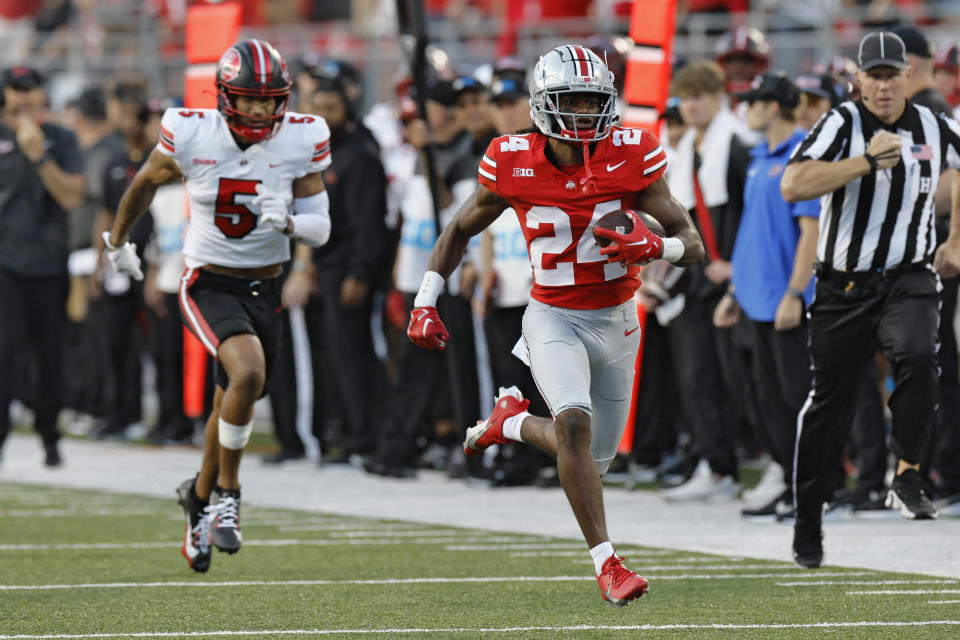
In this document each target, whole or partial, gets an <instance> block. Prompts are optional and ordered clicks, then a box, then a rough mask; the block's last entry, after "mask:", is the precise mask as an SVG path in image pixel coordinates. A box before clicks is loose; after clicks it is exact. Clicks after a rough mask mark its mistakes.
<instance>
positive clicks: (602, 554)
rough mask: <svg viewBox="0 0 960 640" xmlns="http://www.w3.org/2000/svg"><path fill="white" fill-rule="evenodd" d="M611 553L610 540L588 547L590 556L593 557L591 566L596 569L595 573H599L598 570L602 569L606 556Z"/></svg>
mask: <svg viewBox="0 0 960 640" xmlns="http://www.w3.org/2000/svg"><path fill="white" fill-rule="evenodd" d="M612 555H613V545H612V544H610V541H609V540H608V541H606V542H601V543H600V544H598V545H597V546H595V547H594V548H593V549H590V556H591V557H592V558H593V566H594V567H595V568H596V570H597V575H600V570H601V569H603V563H604V562H606V561H607V558H609V557H610V556H612Z"/></svg>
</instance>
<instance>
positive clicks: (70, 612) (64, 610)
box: [0, 484, 960, 640]
mask: <svg viewBox="0 0 960 640" xmlns="http://www.w3.org/2000/svg"><path fill="white" fill-rule="evenodd" d="M241 522H242V525H243V533H244V539H245V541H246V542H245V545H244V548H243V550H242V551H241V552H240V553H239V554H237V555H234V556H227V555H225V554H220V553H216V552H215V553H214V558H213V565H212V567H211V569H210V571H209V572H208V573H206V574H195V573H193V572H192V571H190V570H189V569H188V567H187V564H186V562H185V561H184V560H183V558H182V557H181V556H180V553H179V537H180V535H181V533H182V529H183V525H182V522H181V515H180V510H179V507H177V505H176V502H175V499H174V496H173V493H172V491H171V496H170V499H169V500H161V499H156V498H144V497H137V496H130V495H121V494H112V493H105V492H99V491H81V490H68V489H53V488H44V487H34V486H27V485H18V484H3V485H0V640H7V639H11V638H61V637H62V638H151V637H156V638H185V637H190V638H198V637H209V638H231V637H239V638H316V637H330V638H358V637H360V638H388V637H395V638H456V639H480V638H511V639H513V638H532V639H543V640H547V639H553V638H576V639H581V638H583V639H587V638H724V639H737V640H740V639H747V638H750V639H753V638H758V639H759V638H764V639H766V638H775V639H777V640H779V639H794V638H823V637H829V638H864V639H870V640H874V639H877V638H884V639H885V638H910V639H915V638H957V637H960V623H957V622H956V621H957V620H960V586H958V584H957V581H956V580H945V579H939V578H930V577H924V576H911V575H904V574H889V573H880V572H873V571H863V570H854V569H837V568H832V567H826V568H824V569H821V570H819V571H806V570H801V569H797V568H794V567H793V566H792V565H788V564H786V563H779V562H771V561H762V560H755V559H746V558H729V557H721V556H708V555H703V554H696V553H687V552H683V551H672V550H661V549H651V548H641V547H621V548H620V553H621V554H622V555H625V556H626V557H627V559H628V561H627V563H628V566H630V567H633V568H636V569H637V570H638V571H639V572H640V573H641V574H643V575H645V576H646V577H648V578H649V579H650V582H651V590H650V592H649V593H648V594H647V595H645V596H644V597H643V598H641V599H640V600H638V601H636V602H634V603H633V604H631V605H630V606H629V607H626V608H623V609H618V608H615V607H613V606H611V605H609V604H607V603H605V602H603V601H602V600H601V598H600V593H599V590H598V589H597V586H596V582H595V581H594V580H593V578H592V565H591V563H590V559H589V556H588V554H587V552H586V550H585V549H584V545H583V542H582V541H579V540H567V539H559V538H542V537H536V536H525V535H515V534H505V533H490V532H484V531H476V530H468V529H457V528H450V527H447V528H441V527H431V526H427V525H422V524H416V523H409V522H396V521H390V522H387V521H379V520H367V519H360V518H352V517H343V516H338V515H335V514H318V513H302V512H295V511H281V510H271V509H264V508H258V507H254V506H246V505H245V506H244V509H243V512H242V519H241ZM865 544H869V541H865ZM951 591H952V592H953V593H952V594H950V593H949V592H951ZM918 592H920V593H918ZM944 592H946V593H944Z"/></svg>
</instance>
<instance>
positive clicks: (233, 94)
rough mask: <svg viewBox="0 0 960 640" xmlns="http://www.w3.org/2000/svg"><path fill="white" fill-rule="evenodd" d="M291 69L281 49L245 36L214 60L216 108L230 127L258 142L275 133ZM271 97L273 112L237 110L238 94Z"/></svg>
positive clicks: (278, 125)
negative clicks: (253, 114) (253, 113)
mask: <svg viewBox="0 0 960 640" xmlns="http://www.w3.org/2000/svg"><path fill="white" fill-rule="evenodd" d="M291 84H292V83H291V81H290V72H289V71H287V63H286V62H284V60H283V57H282V56H281V55H280V53H279V52H278V51H277V50H276V49H274V48H273V45H271V44H270V43H269V42H267V41H266V40H256V39H252V40H244V41H243V42H239V43H237V44H236V45H234V46H232V47H230V48H229V49H227V50H226V52H224V54H223V56H222V57H221V58H220V62H219V63H217V109H218V110H219V111H220V113H222V114H223V117H224V119H225V120H226V122H227V126H228V127H230V130H231V131H233V132H234V133H236V134H237V135H240V136H243V137H244V138H247V139H249V140H254V141H256V142H260V141H263V140H267V139H269V138H271V137H273V136H274V135H276V134H277V131H279V130H280V125H281V124H283V117H284V114H285V113H286V110H287V101H288V99H289V98H290V87H291ZM238 96H249V97H253V98H274V99H276V108H275V109H274V112H273V114H272V115H268V116H262V117H261V116H251V115H250V114H246V113H242V112H240V111H238V110H237V97H238Z"/></svg>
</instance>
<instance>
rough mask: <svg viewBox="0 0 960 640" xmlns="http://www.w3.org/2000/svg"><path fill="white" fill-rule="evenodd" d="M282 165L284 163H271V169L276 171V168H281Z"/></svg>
mask: <svg viewBox="0 0 960 640" xmlns="http://www.w3.org/2000/svg"><path fill="white" fill-rule="evenodd" d="M282 164H283V163H282V162H271V163H270V168H271V169H274V168H276V167H279V166H280V165H282Z"/></svg>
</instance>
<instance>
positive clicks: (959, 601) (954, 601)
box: [927, 600, 960, 604]
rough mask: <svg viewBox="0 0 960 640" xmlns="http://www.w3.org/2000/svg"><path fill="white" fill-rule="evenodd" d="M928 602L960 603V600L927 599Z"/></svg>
mask: <svg viewBox="0 0 960 640" xmlns="http://www.w3.org/2000/svg"><path fill="white" fill-rule="evenodd" d="M927 604H960V600H927Z"/></svg>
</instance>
